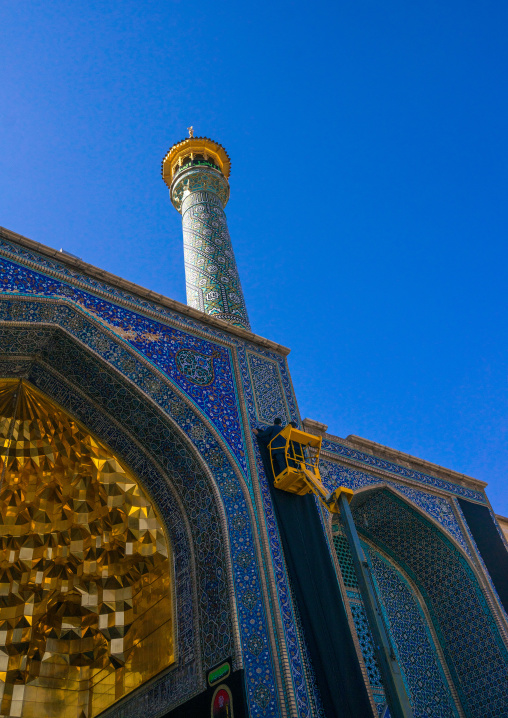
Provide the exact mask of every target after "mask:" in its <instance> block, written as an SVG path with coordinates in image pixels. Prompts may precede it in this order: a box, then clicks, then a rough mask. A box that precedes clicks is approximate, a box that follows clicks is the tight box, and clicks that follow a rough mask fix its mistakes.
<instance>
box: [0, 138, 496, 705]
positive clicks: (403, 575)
mask: <svg viewBox="0 0 508 718" xmlns="http://www.w3.org/2000/svg"><path fill="white" fill-rule="evenodd" d="M229 173H230V160H229V157H228V156H227V153H226V151H225V150H224V148H222V147H221V145H219V144H218V143H216V142H214V141H212V140H210V139H208V138H200V137H193V136H192V131H191V136H190V137H189V138H188V139H185V140H182V141H181V142H179V143H177V144H176V145H174V146H173V147H172V148H171V149H170V151H169V152H168V154H167V155H166V156H165V158H164V161H163V166H162V174H163V179H164V181H165V182H166V184H167V186H168V187H169V190H170V198H171V201H172V203H173V205H174V206H175V208H176V209H177V211H179V212H180V213H181V215H182V225H183V236H184V250H185V272H186V283H187V298H188V303H187V305H183V304H181V303H179V302H176V301H174V300H171V299H168V298H166V297H163V296H160V295H157V294H155V293H154V292H151V291H149V290H146V289H143V288H141V287H139V286H136V285H134V284H132V283H130V282H127V281H125V280H123V279H120V278H118V277H115V276H113V275H110V274H108V273H107V272H104V271H101V270H99V269H97V268H95V267H92V266H90V265H87V264H86V263H84V262H82V261H81V260H79V259H78V258H75V257H73V256H71V255H68V254H66V253H64V252H58V251H56V250H53V249H50V248H48V247H46V246H43V245H40V244H38V243H37V242H34V241H32V240H30V239H27V238H25V237H22V236H20V235H17V234H15V233H13V232H11V231H9V230H6V229H0V408H1V412H0V422H1V431H2V440H3V444H2V446H3V450H2V468H1V475H0V508H1V515H2V522H1V524H0V539H1V542H0V558H1V563H0V679H1V685H0V692H1V695H0V716H20V717H22V718H32V717H35V716H37V717H38V718H40V717H41V716H52V717H54V718H95V716H99V715H100V716H103V717H104V718H159V717H161V718H162V716H165V717H167V718H170V717H171V718H184V717H186V716H196V717H199V716H203V717H206V718H208V716H210V717H211V718H226V717H227V718H233V716H234V717H235V718H247V717H248V718H262V717H270V718H272V717H273V718H311V717H316V718H336V717H337V718H339V716H351V717H353V716H354V717H355V718H363V717H364V716H365V718H369V717H373V716H379V717H384V718H386V717H387V716H389V715H392V716H393V715H397V711H395V710H394V708H393V706H390V705H389V703H390V700H389V697H388V696H387V689H386V686H387V682H386V676H384V675H383V670H382V666H380V662H379V660H378V653H377V650H378V647H377V645H376V641H375V640H374V639H373V635H374V634H373V632H372V625H371V623H370V622H369V614H368V611H366V605H365V601H366V597H365V594H364V592H363V591H362V590H361V586H360V585H359V581H358V576H357V573H356V571H355V565H354V562H353V559H352V553H351V545H350V542H349V540H348V535H347V532H346V531H345V529H344V525H343V523H342V522H341V518H340V516H339V515H338V514H336V513H330V512H329V511H327V510H326V508H324V507H323V505H322V504H319V502H317V500H314V498H313V497H312V496H311V495H308V496H306V497H299V496H295V495H291V500H294V501H299V500H300V499H303V498H305V499H307V500H308V501H311V502H313V503H312V506H311V505H310V504H309V503H308V502H307V509H308V511H310V512H313V513H312V516H313V518H312V521H314V523H313V524H312V531H311V533H307V534H306V533H305V531H307V532H309V531H310V528H309V526H310V525H311V523H309V524H308V525H307V523H306V522H302V523H304V524H305V525H298V524H295V522H294V521H293V523H291V517H292V516H294V515H296V514H294V512H293V508H291V507H293V506H297V504H291V506H289V505H288V506H289V508H288V506H286V508H281V505H280V504H279V503H278V495H277V494H276V493H275V492H277V491H279V490H278V489H274V487H273V475H272V474H271V472H270V465H269V463H267V461H266V454H263V451H264V449H263V446H261V444H260V442H258V441H257V439H256V437H255V435H254V433H253V429H254V428H256V427H268V426H270V425H272V423H273V420H274V418H275V417H280V418H281V419H282V422H283V425H284V424H287V423H288V422H290V421H293V422H295V423H296V425H297V426H298V427H299V428H300V429H301V430H303V432H305V433H306V434H309V435H312V436H314V437H319V438H320V439H321V458H320V475H321V479H322V483H323V486H324V487H325V488H326V490H327V491H328V492H333V491H334V490H335V489H337V488H338V487H346V488H347V489H350V490H352V491H353V494H354V495H353V498H352V500H351V503H350V508H351V514H352V516H353V519H354V524H355V526H356V529H357V532H358V535H359V539H360V542H361V548H362V551H363V553H364V562H365V565H366V566H367V567H368V570H369V572H370V575H371V577H372V586H373V589H374V591H375V594H376V597H377V601H378V605H379V615H380V618H379V620H380V621H381V622H382V623H383V625H384V627H385V629H386V631H387V635H388V637H389V650H390V652H391V656H392V660H393V662H394V664H396V666H398V668H397V670H399V671H400V679H401V681H402V683H403V686H404V690H405V691H406V693H407V696H408V699H409V703H410V708H409V709H408V711H407V712H406V713H405V714H404V715H405V716H407V718H409V717H410V716H411V715H412V716H414V718H502V717H503V716H508V617H507V610H508V583H507V581H508V578H507V577H508V563H507V561H508V559H507V557H508V553H507V543H506V538H505V536H504V534H503V530H502V527H501V526H500V523H499V522H498V520H497V519H496V517H495V515H494V513H493V510H492V507H491V505H490V503H489V501H488V498H487V495H486V493H485V487H486V484H485V483H483V482H481V481H478V480H476V479H473V478H470V477H467V476H464V475H462V474H458V473H456V472H454V471H451V470H448V469H445V468H443V467H440V466H437V465H435V464H431V463H429V462H427V461H424V460H421V459H417V458H415V457H412V456H409V455H407V454H402V453H400V452H398V451H395V450H393V449H390V448H388V447H384V446H380V445H378V444H375V443H374V442H371V441H368V440H366V439H362V438H360V437H356V436H349V437H347V439H342V438H339V437H336V436H333V435H331V434H328V433H327V427H326V425H324V424H322V423H319V422H317V421H313V420H310V419H303V420H302V417H301V416H300V414H299V410H298V404H297V397H296V396H295V392H294V389H293V386H292V383H291V376H290V373H289V369H288V362H287V356H288V354H289V350H288V349H287V348H285V347H283V346H281V345H279V344H277V343H275V342H273V341H270V340H268V339H265V338H262V337H260V336H257V335H255V334H253V333H252V331H251V329H250V324H249V319H248V313H247V308H246V305H245V301H244V297H243V292H242V288H241V282H240V278H239V276H238V271H237V267H236V263H235V258H234V252H233V246H232V243H231V239H230V236H229V232H228V228H227V221H226V215H225V206H226V203H227V200H228V198H229V181H228V180H229ZM279 493H280V494H281V493H284V492H279ZM288 500H289V499H288ZM302 505H303V504H302ZM295 510H296V509H295ZM283 511H286V514H285V516H283ZM309 516H310V514H309ZM309 521H310V519H309ZM318 534H319V535H318ZM315 540H316V541H317V543H316V544H313V543H312V542H313V541H315ZM298 542H300V543H298ZM292 546H300V547H301V550H300V549H298V551H294V550H292ZM307 546H308V547H309V551H311V550H312V551H315V553H314V554H313V555H310V556H304V554H305V551H306V547H307ZM316 546H317V548H316ZM314 559H315V560H314ZM327 636H328V640H327ZM337 706H339V707H337Z"/></svg>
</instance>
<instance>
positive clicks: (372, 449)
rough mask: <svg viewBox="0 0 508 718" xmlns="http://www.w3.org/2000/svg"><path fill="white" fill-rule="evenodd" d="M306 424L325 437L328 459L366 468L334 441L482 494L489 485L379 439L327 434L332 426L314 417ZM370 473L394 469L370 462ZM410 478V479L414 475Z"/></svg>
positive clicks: (384, 472) (324, 449) (324, 454)
mask: <svg viewBox="0 0 508 718" xmlns="http://www.w3.org/2000/svg"><path fill="white" fill-rule="evenodd" d="M303 426H304V429H305V431H308V432H309V433H310V434H316V435H318V436H322V437H323V446H322V451H321V454H322V456H323V457H325V456H326V458H329V459H334V460H335V461H345V462H346V463H348V464H353V465H355V466H358V468H360V467H361V468H362V470H365V463H364V462H363V461H361V460H358V459H356V460H355V457H354V455H353V456H351V457H347V456H344V455H340V454H337V453H335V452H334V450H333V447H331V446H329V447H327V445H326V442H329V443H330V444H337V445H338V448H339V447H344V448H345V449H346V450H351V449H352V450H353V454H354V453H355V452H361V453H362V454H366V455H368V456H373V457H375V458H376V459H381V460H384V461H386V462H391V463H393V464H395V465H396V466H400V467H403V469H408V470H409V471H415V472H418V473H421V474H425V475H427V476H430V477H432V478H435V479H440V480H444V481H447V482H449V483H451V484H458V485H459V486H464V487H466V488H468V489H472V490H474V491H479V492H480V493H482V494H484V489H485V487H486V486H487V483H486V482H485V481H480V480H479V479H475V478H473V477H472V476H467V475H466V474H461V473H459V472H458V471H453V470H452V469H446V468H444V467H443V466H440V465H439V464H433V463H431V462H430V461H425V459H419V458H418V457H416V456H412V455H411V454H405V453H404V452H402V451H397V449H391V448H390V447H389V446H384V445H383V444H377V443H376V442H375V441H370V440H369V439H363V438H362V437H361V436H355V435H354V434H350V435H349V436H348V437H347V438H346V439H342V438H340V437H339V436H334V435H333V434H327V433H326V429H327V428H328V427H327V426H326V424H322V423H320V422H318V421H314V420H313V419H304V420H303ZM369 473H376V474H377V475H379V476H387V475H389V474H391V473H392V472H390V471H389V469H386V468H381V467H376V466H374V465H372V464H369ZM398 477H399V479H400V480H404V478H405V477H404V476H403V474H400V475H399V474H398ZM406 478H409V479H410V478H411V477H406Z"/></svg>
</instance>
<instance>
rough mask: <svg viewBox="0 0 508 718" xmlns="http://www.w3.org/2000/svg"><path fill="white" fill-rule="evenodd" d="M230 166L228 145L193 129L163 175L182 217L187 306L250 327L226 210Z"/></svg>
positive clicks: (165, 162)
mask: <svg viewBox="0 0 508 718" xmlns="http://www.w3.org/2000/svg"><path fill="white" fill-rule="evenodd" d="M230 170H231V162H230V159H229V157H228V154H227V152H226V150H225V149H224V147H222V145H219V144H218V143H217V142H214V141H213V140H210V139H208V137H194V132H193V129H192V127H189V137H188V139H186V140H182V141H181V142H177V144H176V145H173V147H171V149H170V150H169V152H168V153H167V155H166V156H165V157H164V159H163V161H162V178H163V179H164V182H165V183H166V184H167V186H168V187H169V196H170V197H171V202H172V203H173V205H174V207H175V208H176V209H177V210H178V211H179V212H180V214H181V215H182V226H183V247H184V257H185V280H186V283H187V304H188V305H189V306H190V307H194V309H199V310H200V311H202V312H205V313H206V314H211V315H213V316H214V317H217V319H223V320H224V321H225V322H228V323H229V324H232V325H233V326H235V327H243V328H244V329H250V325H249V318H248V316H247V309H246V307H245V301H244V298H243V292H242V285H241V284H240V277H239V276H238V270H237V268H236V261H235V255H234V253H233V246H232V244H231V238H230V236H229V231H228V225H227V221H226V214H225V212H224V207H225V206H226V204H227V201H228V199H229V182H228V178H229V173H230Z"/></svg>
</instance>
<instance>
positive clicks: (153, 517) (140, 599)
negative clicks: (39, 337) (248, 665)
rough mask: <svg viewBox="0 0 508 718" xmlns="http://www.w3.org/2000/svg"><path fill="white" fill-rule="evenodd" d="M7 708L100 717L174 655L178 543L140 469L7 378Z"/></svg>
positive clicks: (3, 386) (0, 386) (1, 555)
mask: <svg viewBox="0 0 508 718" xmlns="http://www.w3.org/2000/svg"><path fill="white" fill-rule="evenodd" d="M0 433H1V439H2V443H3V446H4V447H5V448H4V453H3V456H2V462H1V485H0V506H1V509H2V510H1V516H2V521H1V524H0V594H1V595H0V635H1V636H2V642H1V643H2V645H1V646H0V660H1V668H0V670H1V677H2V686H1V688H0V691H1V693H2V699H1V707H0V714H1V715H4V716H21V717H22V718H32V717H34V718H35V716H37V717H39V716H41V715H51V716H53V717H54V718H67V717H68V718H71V717H72V718H93V716H96V715H98V714H99V713H101V712H102V711H103V710H105V709H106V708H107V707H109V706H110V705H112V704H113V703H114V702H116V701H117V700H119V699H120V698H122V697H123V696H125V695H126V694H128V693H129V692H130V691H132V690H133V689H135V688H137V687H138V686H139V685H140V683H143V682H144V681H146V680H148V679H149V678H151V677H153V676H154V675H156V674H157V673H159V672H160V671H161V670H163V669H165V668H167V667H168V666H169V665H171V664H172V663H173V661H174V644H173V607H172V577H171V555H170V546H169V542H168V539H167V537H166V535H165V532H164V529H163V525H162V522H161V520H160V518H159V516H158V515H157V513H156V511H155V509H154V506H153V505H152V503H151V501H150V499H149V497H148V496H147V494H146V493H145V491H144V490H143V488H142V487H141V486H140V483H139V481H138V480H137V478H136V477H135V476H134V474H133V473H132V472H131V471H130V470H129V469H128V468H127V467H126V466H125V465H124V464H123V462H122V461H121V460H120V459H119V458H118V457H117V456H116V455H115V453H114V452H113V451H112V450H111V449H110V448H109V447H108V446H106V444H104V443H103V442H102V441H101V440H100V439H99V438H97V437H96V436H94V435H93V434H92V433H91V432H90V431H89V430H88V429H87V428H86V427H85V426H84V425H83V424H82V423H81V422H79V421H77V420H76V419H75V418H74V417H72V416H71V415H70V414H68V413H67V412H66V411H65V410H64V409H62V408H61V407H60V406H58V405H57V404H55V403H54V402H53V401H51V399H50V398H49V397H48V396H46V395H44V394H43V393H42V392H40V391H39V390H38V389H36V388H35V387H34V386H33V385H32V384H30V383H29V382H27V381H26V380H15V379H10V380H9V379H7V380H5V379H4V380H0Z"/></svg>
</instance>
